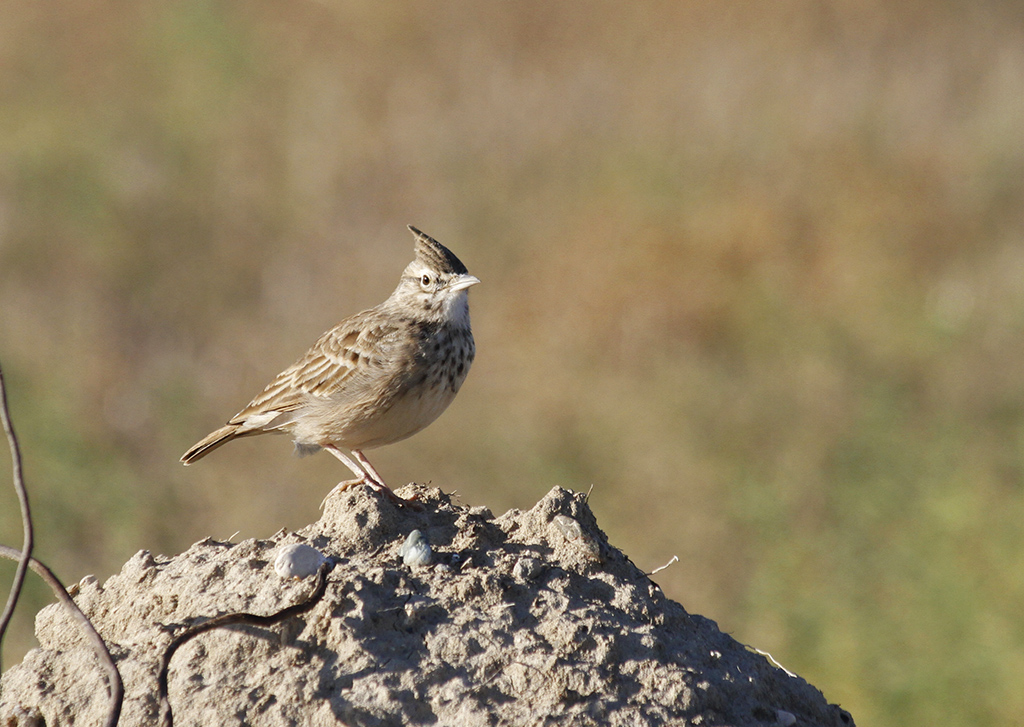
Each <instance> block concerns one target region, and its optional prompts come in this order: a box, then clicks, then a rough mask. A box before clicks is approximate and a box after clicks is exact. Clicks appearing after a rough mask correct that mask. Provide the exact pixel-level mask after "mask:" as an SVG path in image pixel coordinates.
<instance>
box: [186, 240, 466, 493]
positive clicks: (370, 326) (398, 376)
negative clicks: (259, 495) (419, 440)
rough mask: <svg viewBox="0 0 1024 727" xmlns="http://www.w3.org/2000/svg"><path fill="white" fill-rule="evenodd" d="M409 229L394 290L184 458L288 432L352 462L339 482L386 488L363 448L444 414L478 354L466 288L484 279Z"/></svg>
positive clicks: (306, 446)
mask: <svg viewBox="0 0 1024 727" xmlns="http://www.w3.org/2000/svg"><path fill="white" fill-rule="evenodd" d="M409 229H410V230H411V231H412V232H413V234H414V235H415V237H416V246H415V255H416V256H415V259H414V260H413V261H412V262H411V263H409V265H408V267H406V269H405V271H404V272H403V274H402V278H401V280H400V281H399V283H398V287H397V288H396V289H395V292H394V293H392V294H391V296H390V297H389V298H388V299H387V300H385V301H384V302H383V303H381V304H380V305H378V306H376V307H374V308H370V309H369V310H365V311H362V312H361V313H356V314H355V315H352V316H349V317H348V318H346V319H345V320H343V321H342V322H341V323H339V324H338V325H336V326H335V327H334V328H332V329H331V330H329V331H327V332H326V333H324V334H323V335H322V336H320V339H319V340H318V341H317V342H316V343H315V344H314V345H313V347H312V348H310V349H309V351H307V352H306V354H305V355H304V356H303V357H302V358H300V359H299V360H298V361H296V362H295V363H294V364H292V365H291V366H289V367H288V368H286V369H285V370H284V371H282V372H281V373H279V374H278V375H277V376H276V377H274V380H273V381H271V382H270V383H269V384H268V385H267V387H266V388H265V389H264V390H263V391H262V392H261V393H260V394H259V395H257V396H256V398H254V399H253V400H252V401H251V402H249V404H248V406H246V407H245V408H244V409H242V410H241V411H240V412H238V414H236V415H235V416H233V417H232V418H231V419H230V420H229V421H228V423H227V424H226V425H225V426H223V427H221V428H220V429H218V430H216V431H214V432H211V433H210V434H208V435H207V436H206V437H204V438H203V439H201V440H200V441H199V442H197V443H196V444H195V445H194V446H192V448H190V449H189V450H188V451H187V452H185V454H184V455H182V457H181V461H182V462H184V463H185V464H191V463H192V462H195V461H196V460H198V459H200V458H202V457H204V456H206V455H207V454H209V453H210V452H212V451H213V450H214V449H217V448H218V447H220V446H221V445H223V444H226V443H227V442H230V441H231V440H232V439H237V438H239V437H248V436H252V435H254V434H264V433H267V432H271V433H287V434H290V435H291V436H292V438H293V439H294V440H295V445H296V448H297V449H298V451H299V452H300V453H302V454H308V453H311V452H315V451H318V450H319V449H321V448H323V449H326V450H328V451H329V452H331V454H333V455H334V456H336V457H337V458H338V459H340V460H341V461H342V462H344V463H345V464H346V465H347V466H348V467H349V469H351V470H352V472H353V473H354V474H355V475H356V476H357V478H358V479H356V480H351V481H349V482H343V483H341V485H339V486H338V488H344V487H347V486H349V485H352V484H356V483H366V484H368V485H370V486H371V487H373V488H374V489H376V490H379V491H386V492H388V493H390V489H389V488H388V487H387V485H386V484H384V481H383V479H382V478H381V477H380V475H379V474H377V472H376V470H374V468H373V466H372V465H370V463H369V461H368V460H367V459H366V458H365V456H363V454H362V451H363V450H365V449H372V448H374V447H380V446H383V445H385V444H391V443H392V442H397V441H399V440H401V439H405V438H406V437H409V436H412V435H413V434H415V433H416V432H418V431H420V430H421V429H423V428H424V427H426V426H427V425H428V424H430V423H431V422H433V421H434V420H435V419H436V418H437V417H438V416H440V414H441V412H443V411H444V410H445V409H446V408H447V407H448V405H449V404H450V403H451V401H452V399H454V398H455V394H456V393H457V392H458V390H459V388H460V387H461V386H462V382H463V381H464V380H465V378H466V374H467V373H468V371H469V366H470V364H472V362H473V356H474V354H475V347H474V343H473V334H472V331H471V330H470V324H469V300H468V296H467V289H468V288H469V287H470V286H472V285H475V284H476V283H479V282H480V281H479V280H478V279H477V278H475V277H473V276H472V275H470V274H469V273H468V271H467V270H466V267H465V265H463V264H462V262H461V261H460V260H459V259H458V258H457V257H456V256H455V255H454V254H453V253H452V252H451V251H449V250H448V249H447V248H445V247H444V246H443V245H441V244H440V243H439V242H437V241H436V240H434V239H432V238H430V237H428V236H427V235H425V234H423V233H422V232H420V231H419V230H417V229H416V228H415V227H411V226H410V227H409ZM343 449H345V450H349V451H351V452H352V455H353V457H355V459H356V460H357V461H358V463H359V465H357V464H356V463H355V462H353V461H352V459H350V458H349V457H348V456H347V455H345V454H344V452H342V450H343ZM338 488H335V490H337V489H338ZM332 492H333V491H332Z"/></svg>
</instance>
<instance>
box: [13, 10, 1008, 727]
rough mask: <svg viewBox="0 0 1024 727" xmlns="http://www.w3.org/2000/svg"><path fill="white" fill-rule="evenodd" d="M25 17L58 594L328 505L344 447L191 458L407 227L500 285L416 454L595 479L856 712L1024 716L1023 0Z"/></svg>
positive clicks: (614, 522)
mask: <svg viewBox="0 0 1024 727" xmlns="http://www.w3.org/2000/svg"><path fill="white" fill-rule="evenodd" d="M3 17H4V20H3V23H0V108H2V112H0V361H2V363H3V366H4V369H5V372H6V374H7V378H8V384H9V387H10V389H11V402H12V407H13V415H14V417H15V424H16V426H17V428H18V430H19V434H20V436H21V439H22V447H23V449H24V452H25V456H26V463H25V466H26V473H27V477H28V482H29V485H30V487H31V496H32V502H33V506H34V509H35V514H36V521H37V527H38V534H37V542H38V554H39V556H40V557H42V558H44V559H45V560H47V561H48V562H49V563H50V564H51V565H52V566H53V567H54V568H55V569H56V570H57V572H58V573H59V574H60V575H61V576H62V577H63V578H64V579H65V580H67V581H69V582H73V581H76V580H78V579H79V578H81V577H82V576H84V575H86V574H88V573H95V574H97V575H98V576H99V577H101V578H104V577H106V576H108V575H109V574H111V573H112V572H114V571H116V570H117V569H119V567H120V564H121V563H122V562H123V561H125V560H126V559H127V558H129V557H130V556H131V555H132V554H133V553H134V552H135V551H137V550H139V549H142V548H146V549H150V550H153V551H157V552H164V553H170V552H178V551H180V550H183V549H185V548H187V547H188V545H189V544H190V543H192V542H193V541H196V540H198V539H200V538H202V537H204V536H207V535H213V536H215V537H220V538H226V537H228V536H230V535H232V534H233V533H236V531H237V533H238V535H237V537H238V538H246V537H255V536H268V535H269V534H271V533H273V532H274V531H276V530H277V529H278V528H280V527H282V526H287V527H290V528H297V527H301V526H302V525H304V524H306V523H308V522H311V521H313V520H314V519H316V518H317V517H318V514H319V513H318V510H317V505H318V503H319V502H320V499H321V498H322V497H323V495H324V493H326V492H327V491H328V490H329V489H330V487H331V486H333V484H334V483H335V482H337V481H338V480H339V479H343V478H344V477H345V476H346V471H344V470H343V468H341V467H340V466H339V465H338V463H337V462H335V461H333V459H332V458H329V457H325V456H322V455H321V456H318V457H314V458H310V459H302V460H297V459H295V458H293V457H292V456H291V445H290V442H289V441H287V440H286V439H285V438H283V437H281V438H262V439H256V440H246V441H242V442H238V443H235V444H233V445H231V446H230V447H228V448H225V449H224V450H221V451H219V452H218V453H216V455H214V456H212V457H210V458H209V459H207V460H204V461H203V462H202V463H200V464H198V465H196V466H195V467H191V468H189V469H184V468H183V467H182V466H181V465H180V464H179V463H178V461H177V460H178V457H179V456H180V455H181V453H182V452H183V451H184V450H185V449H186V448H187V447H188V446H189V445H191V444H192V443H193V442H194V441H196V440H197V439H199V438H200V437H201V436H202V435H204V434H206V433H207V432H208V431H210V430H211V429H213V428H214V427H216V426H219V425H220V424H221V423H222V422H223V421H224V420H225V419H226V418H227V417H228V416H230V415H231V414H233V413H234V412H235V411H237V410H238V409H239V408H241V406H242V405H244V404H245V403H246V402H247V401H248V400H249V398H250V397H251V396H252V395H253V394H254V393H256V392H257V391H258V390H259V389H260V388H261V387H262V386H263V385H264V384H265V383H266V382H267V381H268V380H269V378H270V377H271V376H272V375H273V374H275V373H276V372H277V371H279V370H280V369H281V368H283V367H284V366H286V365H288V364H290V363H291V362H292V361H293V360H294V359H295V358H296V357H297V356H298V355H299V354H301V353H302V352H303V351H304V350H305V348H306V347H307V346H308V345H309V344H310V343H312V341H313V340H314V339H315V338H316V337H317V336H318V335H319V334H320V333H321V332H322V331H323V330H325V329H326V328H328V327H330V326H331V325H333V324H334V323H336V322H337V321H338V320H340V319H341V318H342V317H344V316H345V315H348V314H350V313H353V312H355V311H357V310H360V309H362V308H365V307H369V306H371V305H373V304H375V303H377V302H379V301H380V300H382V299H383V298H384V297H385V296H387V295H388V294H389V293H390V292H391V290H392V289H393V287H394V285H395V284H396V282H397V279H398V275H399V273H400V271H401V269H402V267H403V266H404V265H405V264H406V262H408V260H409V259H410V254H411V250H412V237H411V236H410V235H409V233H408V232H406V230H405V227H404V225H405V224H407V223H412V224H415V225H417V226H419V227H421V228H422V229H423V230H425V231H427V232H428V233H429V234H431V235H433V236H435V237H437V238H438V239H439V240H441V241H442V242H443V243H445V244H447V245H449V246H450V247H451V248H452V249H453V250H454V251H455V252H456V253H457V254H458V255H459V256H460V257H461V258H462V259H463V261H464V262H465V263H466V264H467V266H468V267H469V269H470V271H471V272H473V273H474V274H476V275H478V276H479V277H480V278H481V279H482V280H483V281H484V283H483V285H481V286H480V287H478V288H474V289H473V291H472V294H471V302H472V311H473V321H474V331H475V334H476V337H477V343H478V351H479V353H478V359H477V362H476V364H475V365H474V368H473V371H472V373H471V375H470V377H469V379H468V381H467V383H466V385H465V387H464V388H463V390H462V393H461V394H460V395H459V398H458V399H457V400H456V402H455V404H454V405H453V406H452V408H451V409H450V410H449V412H448V413H446V414H445V415H444V417H442V419H441V420H440V421H439V422H438V423H437V424H435V425H434V426H432V427H431V428H429V429H427V430H426V431H424V432H423V433H422V434H420V435H418V436H417V437H415V438H413V439H411V440H408V441H407V442H404V443H401V444H398V445H395V446H393V447H389V448H386V449H383V450H380V451H378V452H377V453H375V455H374V462H375V464H376V465H377V467H378V469H380V470H381V471H382V473H383V474H384V475H385V477H387V478H388V479H389V481H391V482H392V483H395V484H398V483H402V482H407V481H410V480H417V481H426V480H430V481H432V482H433V483H434V484H436V485H439V486H441V487H442V488H443V489H445V490H447V491H452V490H457V491H458V492H459V493H460V495H461V497H462V499H463V500H464V501H465V502H466V503H468V504H473V505H480V504H482V505H487V506H489V507H490V508H491V509H492V510H493V511H494V512H495V513H496V514H497V513H501V512H503V511H504V510H506V509H507V508H509V507H520V508H528V507H530V506H532V505H533V504H534V503H535V502H536V500H537V499H538V498H540V497H541V496H542V495H543V494H544V493H545V492H546V491H547V490H549V489H550V488H551V487H552V486H554V485H560V486H563V487H568V488H572V489H577V490H586V489H587V488H589V487H590V485H591V484H593V485H594V491H593V494H592V496H591V504H592V506H593V508H594V510H595V512H596V513H597V515H598V518H599V520H600V522H601V524H602V526H603V527H604V528H605V529H606V530H607V531H608V533H609V535H610V537H611V538H612V541H613V542H614V543H616V544H617V545H619V546H620V547H622V548H623V549H624V550H625V551H626V552H627V553H628V554H629V555H630V556H631V557H632V559H633V560H634V561H635V562H636V563H637V564H638V565H639V566H640V567H642V568H644V569H645V570H648V571H650V570H652V569H653V568H655V567H657V566H659V565H662V564H663V563H664V562H666V561H667V560H668V559H669V557H670V556H671V555H673V554H677V555H679V556H680V558H681V562H680V563H678V564H675V565H673V566H672V567H671V568H669V569H667V570H665V571H663V572H661V573H659V574H658V575H657V576H656V578H657V580H658V581H659V583H660V584H661V585H662V586H663V587H664V589H665V591H666V592H667V593H668V594H669V595H670V596H671V597H673V598H675V599H676V600H678V601H680V602H681V603H682V604H683V605H684V606H685V607H686V608H687V609H689V610H690V611H691V612H697V613H701V614H703V615H706V616H708V617H710V618H712V619H714V620H716V621H717V622H718V623H719V625H720V626H721V627H722V628H723V629H724V630H726V631H729V632H731V633H732V634H733V635H735V636H736V638H738V639H739V640H741V641H743V642H745V643H748V644H751V645H754V646H756V647H759V648H761V649H765V650H767V651H770V652H771V653H772V654H773V655H774V656H775V657H776V658H777V659H779V661H781V662H782V663H783V664H784V665H785V666H786V667H788V668H789V669H791V670H793V671H795V672H797V673H799V674H800V675H801V676H803V677H805V678H807V679H808V680H809V681H811V682H812V683H813V684H815V685H816V686H818V687H819V688H821V689H822V690H823V691H824V693H825V695H826V696H827V697H828V698H829V700H831V701H835V702H839V703H841V704H842V705H843V706H844V707H845V708H847V709H849V710H850V711H851V712H852V713H853V715H854V717H855V719H856V720H857V721H858V723H859V724H862V725H892V726H895V725H908V724H914V725H918V724H920V725H925V724H944V725H977V724H993V725H995V724H999V725H1022V724H1024V691H1022V690H1021V688H1020V686H1021V684H1024V616H1022V613H1024V535H1022V528H1021V523H1022V516H1024V469H1022V468H1024V386H1022V370H1024V337H1022V335H1021V334H1022V329H1024V6H1022V5H1021V4H1020V3H1017V2H997V1H992V0H990V1H984V0H983V1H982V2H978V3H972V4H967V3H952V2H943V1H942V0H911V1H910V2H904V3H897V4H886V3H875V2H855V1H852V0H850V1H845V0H844V1H826V2H810V1H790V0H781V1H780V2H775V3H753V2H730V3H713V4H712V3H696V2H678V1H662V2H658V1H653V2H646V3H641V4H622V3H612V2H605V1H600V0H599V1H598V2H594V3H590V4H588V5H587V6H586V8H582V6H577V5H573V4H570V3H564V4H561V3H546V2H536V1H534V0H526V1H525V2H518V3H475V2H467V1H465V0H455V1H453V2H444V3H427V2H418V1H417V2H408V3H401V4H381V3H376V2H373V3H371V2H360V1H358V0H354V1H352V2H336V1H334V0H324V1H323V2H316V3H314V2H305V3H303V2H289V3H274V2H266V1H265V0H256V1H254V2H253V1H250V2H245V3H241V2H212V1H209V0H183V1H182V2H175V3H149V2H142V3H128V4H126V3H115V2H107V1H104V0H81V1H80V2H76V3H73V4H71V5H66V6H62V8H61V10H60V12H54V11H53V9H52V8H48V7H47V6H46V5H45V4H39V3H36V2H31V1H30V0H6V1H5V2H4V3H3ZM0 457H2V459H0V462H7V459H6V455H2V456H0ZM5 467H6V465H5ZM5 479H6V477H5ZM0 497H2V499H0V537H2V540H3V542H5V543H9V544H12V545H18V544H20V542H21V534H20V523H19V520H18V516H17V506H16V500H15V498H14V495H13V494H12V493H11V492H10V491H8V493H7V494H5V495H2V496H0ZM4 568H5V570H2V571H0V575H2V576H3V578H4V582H5V583H7V582H9V574H10V573H12V572H13V568H7V566H4ZM4 592H6V591H4ZM47 600H48V597H47V596H46V594H45V593H43V592H42V589H41V588H39V587H38V586H33V588H32V590H31V591H30V594H29V598H28V599H27V600H26V602H25V603H24V604H23V605H22V607H21V608H20V610H19V621H18V623H17V626H16V632H15V633H14V634H12V635H11V637H10V638H9V639H8V642H7V644H5V657H6V661H5V664H6V665H7V666H9V665H10V664H11V663H12V662H13V661H14V660H16V659H18V658H20V656H21V654H22V653H23V651H24V649H25V648H28V646H29V645H30V644H31V619H32V614H33V612H34V610H35V609H37V608H38V607H39V606H40V605H41V604H43V603H45V602H46V601H47Z"/></svg>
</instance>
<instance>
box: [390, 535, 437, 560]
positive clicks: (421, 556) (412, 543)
mask: <svg viewBox="0 0 1024 727" xmlns="http://www.w3.org/2000/svg"><path fill="white" fill-rule="evenodd" d="M398 554H399V555H400V556H402V562H403V563H405V564H406V565H408V566H417V565H430V562H431V561H432V560H433V559H434V553H433V551H431V549H430V543H428V542H427V538H426V536H424V535H423V533H421V532H420V531H419V530H413V531H412V532H411V533H409V537H407V538H406V539H405V542H404V543H402V547H401V548H399V549H398Z"/></svg>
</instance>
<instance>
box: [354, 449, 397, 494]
mask: <svg viewBox="0 0 1024 727" xmlns="http://www.w3.org/2000/svg"><path fill="white" fill-rule="evenodd" d="M352 456H353V457H355V458H356V461H357V462H358V463H359V464H360V465H362V467H363V469H364V470H365V471H366V474H367V475H369V476H370V479H371V480H373V481H374V482H375V483H376V484H377V485H380V487H383V488H384V489H385V490H390V489H391V488H390V487H388V486H387V485H386V484H384V478H383V477H381V476H380V475H379V474H377V470H375V469H374V468H373V465H372V464H370V460H368V459H366V455H365V454H363V453H362V452H360V451H359V450H358V449H353V450H352ZM371 487H373V485H371ZM373 489H375V490H378V491H379V489H378V488H376V487H374V488H373Z"/></svg>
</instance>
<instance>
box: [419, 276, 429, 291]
mask: <svg viewBox="0 0 1024 727" xmlns="http://www.w3.org/2000/svg"><path fill="white" fill-rule="evenodd" d="M420 285H422V286H423V287H424V288H429V287H430V276H429V275H427V274H426V273H424V274H423V277H422V278H420Z"/></svg>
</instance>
